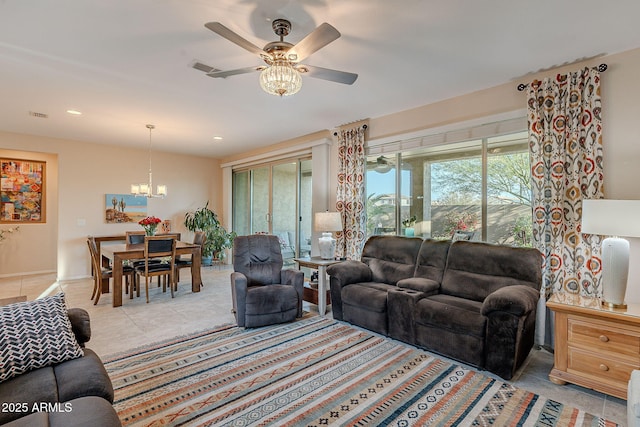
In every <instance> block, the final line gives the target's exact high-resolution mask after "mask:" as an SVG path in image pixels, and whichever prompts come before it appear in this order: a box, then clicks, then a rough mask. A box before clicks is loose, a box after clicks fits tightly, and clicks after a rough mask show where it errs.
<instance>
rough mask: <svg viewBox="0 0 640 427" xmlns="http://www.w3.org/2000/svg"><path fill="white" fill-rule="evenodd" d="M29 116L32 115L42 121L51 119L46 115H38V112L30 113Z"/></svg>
mask: <svg viewBox="0 0 640 427" xmlns="http://www.w3.org/2000/svg"><path fill="white" fill-rule="evenodd" d="M29 115H30V116H31V117H38V118H40V119H48V118H49V115H48V114H45V113H38V112H36V111H29Z"/></svg>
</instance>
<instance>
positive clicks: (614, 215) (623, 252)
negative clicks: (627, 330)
mask: <svg viewBox="0 0 640 427" xmlns="http://www.w3.org/2000/svg"><path fill="white" fill-rule="evenodd" d="M581 232H582V233H585V234H598V235H602V236H610V237H607V238H606V239H604V241H603V242H602V305H604V306H606V307H609V308H626V307H627V305H626V304H625V302H624V295H625V293H626V291H627V278H628V276H629V241H628V240H626V239H623V238H621V237H620V236H625V237H640V200H610V199H595V200H583V201H582V228H581Z"/></svg>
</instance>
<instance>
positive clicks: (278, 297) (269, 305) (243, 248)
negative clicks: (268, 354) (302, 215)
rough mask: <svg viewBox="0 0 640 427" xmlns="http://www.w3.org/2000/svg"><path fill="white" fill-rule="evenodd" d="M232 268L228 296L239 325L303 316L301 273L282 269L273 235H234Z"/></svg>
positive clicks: (288, 320)
mask: <svg viewBox="0 0 640 427" xmlns="http://www.w3.org/2000/svg"><path fill="white" fill-rule="evenodd" d="M233 269H234V272H233V273H231V294H232V298H233V310H234V314H235V316H236V321H237V322H238V326H241V327H247V328H254V327H258V326H266V325H271V324H276V323H284V322H291V321H293V320H295V318H296V317H302V290H303V282H304V273H303V272H301V271H299V270H293V269H286V270H283V269H282V253H281V251H280V242H279V241H278V238H277V237H276V236H272V235H266V234H254V235H250V236H237V237H236V238H235V239H234V241H233Z"/></svg>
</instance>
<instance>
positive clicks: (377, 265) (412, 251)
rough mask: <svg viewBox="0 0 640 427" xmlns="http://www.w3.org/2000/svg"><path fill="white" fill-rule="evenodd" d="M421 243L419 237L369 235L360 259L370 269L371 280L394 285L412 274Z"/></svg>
mask: <svg viewBox="0 0 640 427" xmlns="http://www.w3.org/2000/svg"><path fill="white" fill-rule="evenodd" d="M421 245H422V239H421V238H419V237H400V236H371V237H369V239H368V240H367V242H366V243H365V245H364V248H363V249H362V257H361V260H362V262H363V263H365V264H367V265H368V266H369V268H370V269H371V273H372V281H373V282H380V283H387V284H390V285H395V284H396V283H397V282H398V280H402V279H406V278H408V277H412V276H413V273H414V271H415V266H416V258H417V256H418V251H419V250H420V246H421Z"/></svg>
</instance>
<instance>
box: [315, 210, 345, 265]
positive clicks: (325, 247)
mask: <svg viewBox="0 0 640 427" xmlns="http://www.w3.org/2000/svg"><path fill="white" fill-rule="evenodd" d="M314 223H315V230H316V231H320V232H322V237H320V238H319V239H318V249H320V258H322V259H334V258H335V256H336V239H334V238H333V233H332V232H333V231H342V216H341V215H340V212H329V211H327V212H316V214H315V218H314Z"/></svg>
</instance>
